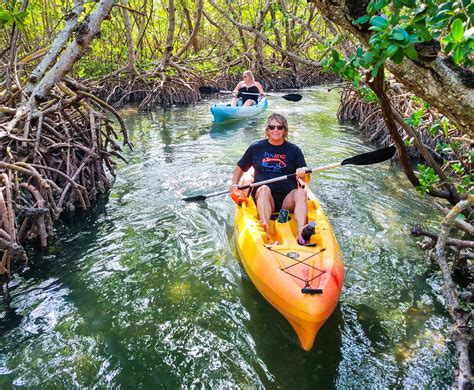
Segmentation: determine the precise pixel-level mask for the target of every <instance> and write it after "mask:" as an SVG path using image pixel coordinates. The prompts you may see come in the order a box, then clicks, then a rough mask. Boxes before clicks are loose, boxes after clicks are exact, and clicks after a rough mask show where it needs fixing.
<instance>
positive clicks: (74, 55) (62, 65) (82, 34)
mask: <svg viewBox="0 0 474 390" xmlns="http://www.w3.org/2000/svg"><path fill="white" fill-rule="evenodd" d="M114 3H115V2H114V0H101V1H100V2H99V4H98V5H97V7H96V8H95V9H94V10H93V11H92V12H91V14H90V18H89V21H88V22H85V21H84V22H83V23H81V24H80V25H79V26H78V27H77V29H76V31H77V33H76V38H75V39H74V41H72V42H71V44H70V45H69V46H68V47H67V48H66V50H64V53H63V54H62V55H61V57H60V58H59V59H58V61H57V62H56V63H55V64H54V66H53V67H52V68H51V69H50V70H49V71H48V73H46V75H45V76H44V77H43V78H42V79H41V81H40V82H39V83H38V85H37V86H36V87H35V88H34V89H33V91H32V93H31V96H30V98H29V100H28V102H27V103H25V104H24V105H22V106H20V107H19V108H18V109H17V111H16V114H15V117H14V118H13V119H12V120H11V121H10V122H9V123H8V124H7V126H6V128H5V130H6V132H7V133H9V132H11V131H12V130H13V128H14V127H15V126H16V124H17V123H18V121H19V120H20V119H21V117H22V116H23V115H25V114H26V113H28V112H30V113H31V112H32V111H34V109H35V108H36V107H37V105H38V103H39V102H41V101H43V100H46V97H47V95H48V93H49V91H50V90H51V88H52V87H53V86H54V84H56V83H57V82H59V81H61V80H62V79H63V78H64V76H65V75H66V74H67V73H68V72H69V71H70V70H71V69H72V67H73V66H74V64H75V63H76V62H77V61H78V60H79V59H80V58H81V57H82V56H83V55H84V53H85V52H86V50H87V49H88V47H89V44H90V42H91V41H92V39H93V38H94V37H96V36H97V35H98V34H99V33H100V25H101V24H102V22H103V20H104V19H105V18H107V17H108V16H109V13H110V10H111V9H112V7H113V5H114ZM3 136H5V132H1V133H0V138H1V137H3Z"/></svg>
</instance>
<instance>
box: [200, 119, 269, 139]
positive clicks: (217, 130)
mask: <svg viewBox="0 0 474 390" xmlns="http://www.w3.org/2000/svg"><path fill="white" fill-rule="evenodd" d="M261 122H262V118H250V119H246V120H235V121H229V122H222V123H216V122H212V126H211V132H210V134H209V135H210V137H211V138H212V139H214V140H223V139H226V138H230V137H233V136H234V135H235V133H236V132H237V131H239V130H242V131H250V130H255V129H259V128H260V127H261Z"/></svg>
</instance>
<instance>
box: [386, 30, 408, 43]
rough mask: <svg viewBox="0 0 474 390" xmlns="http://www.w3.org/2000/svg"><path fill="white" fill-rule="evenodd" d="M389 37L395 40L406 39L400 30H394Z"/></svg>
mask: <svg viewBox="0 0 474 390" xmlns="http://www.w3.org/2000/svg"><path fill="white" fill-rule="evenodd" d="M388 37H389V38H391V39H393V40H395V41H403V40H404V39H405V38H404V37H403V34H402V33H400V32H398V31H392V32H391V33H390V34H388Z"/></svg>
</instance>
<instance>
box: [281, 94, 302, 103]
mask: <svg viewBox="0 0 474 390" xmlns="http://www.w3.org/2000/svg"><path fill="white" fill-rule="evenodd" d="M282 98H283V99H285V100H289V101H290V102H299V101H300V100H301V99H302V98H303V96H301V95H300V94H298V93H289V94H288V95H283V96H282Z"/></svg>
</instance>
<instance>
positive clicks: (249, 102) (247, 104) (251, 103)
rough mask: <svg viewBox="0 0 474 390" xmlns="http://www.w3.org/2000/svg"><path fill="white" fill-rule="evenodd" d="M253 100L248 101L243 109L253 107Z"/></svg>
mask: <svg viewBox="0 0 474 390" xmlns="http://www.w3.org/2000/svg"><path fill="white" fill-rule="evenodd" d="M255 104H256V103H255V100H252V99H249V100H247V101H246V102H245V103H244V107H249V106H253V105H255Z"/></svg>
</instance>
